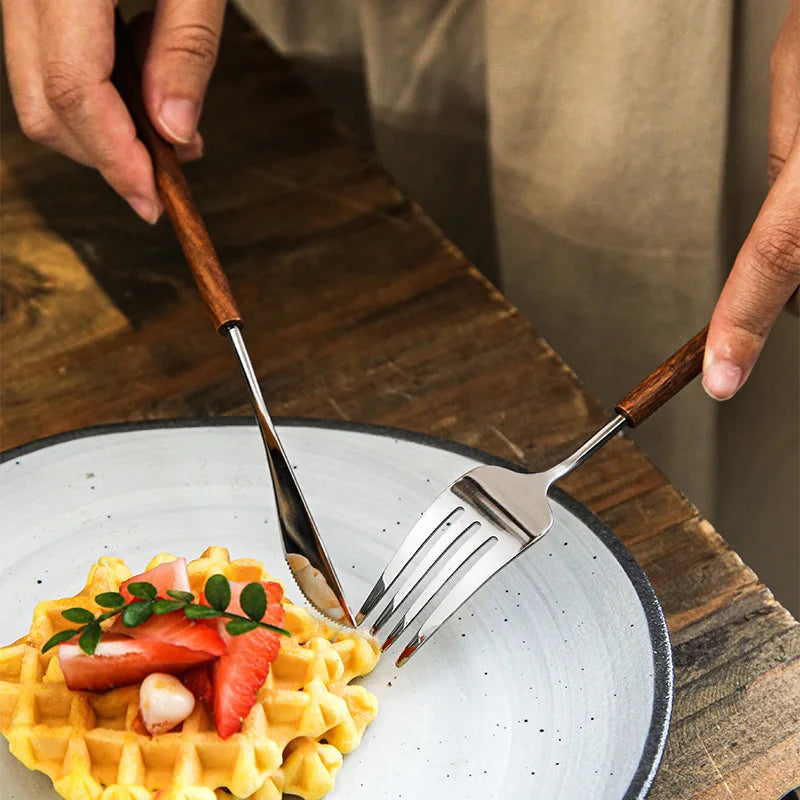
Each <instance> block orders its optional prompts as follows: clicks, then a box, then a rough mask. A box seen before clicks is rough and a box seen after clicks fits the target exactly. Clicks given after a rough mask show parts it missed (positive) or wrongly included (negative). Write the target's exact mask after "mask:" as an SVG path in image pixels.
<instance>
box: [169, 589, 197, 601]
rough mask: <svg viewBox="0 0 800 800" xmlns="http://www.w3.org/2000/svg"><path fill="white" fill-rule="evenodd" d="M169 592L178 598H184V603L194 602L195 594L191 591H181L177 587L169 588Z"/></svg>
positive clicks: (171, 595)
mask: <svg viewBox="0 0 800 800" xmlns="http://www.w3.org/2000/svg"><path fill="white" fill-rule="evenodd" d="M167 594H168V595H169V596H170V597H174V598H175V599H176V600H183V602H184V603H194V595H193V594H192V593H191V592H180V591H178V590H177V589H167Z"/></svg>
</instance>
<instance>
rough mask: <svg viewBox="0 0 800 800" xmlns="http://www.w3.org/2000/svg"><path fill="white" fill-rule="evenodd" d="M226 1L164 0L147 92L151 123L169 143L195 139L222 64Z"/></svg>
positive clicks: (145, 80) (147, 68)
mask: <svg viewBox="0 0 800 800" xmlns="http://www.w3.org/2000/svg"><path fill="white" fill-rule="evenodd" d="M224 13H225V0H191V2H188V3H187V2H186V0H160V2H159V3H158V5H157V6H156V12H155V16H154V18H153V29H152V35H151V38H150V46H149V48H148V50H147V55H146V57H145V62H144V68H143V71H142V72H143V75H142V91H143V94H144V101H145V105H146V106H147V111H148V113H149V114H150V119H152V120H153V124H154V125H155V126H156V128H157V129H158V131H159V132H160V133H161V134H162V136H164V137H165V138H166V139H168V140H169V141H171V142H173V143H176V144H186V143H187V142H190V141H192V139H193V137H194V135H195V133H196V131H197V123H198V120H199V119H200V111H201V109H202V107H203V98H204V96H205V93H206V87H207V86H208V80H209V78H210V77H211V71H212V70H213V68H214V64H215V63H216V60H217V50H218V47H219V37H220V34H221V33H222V19H223V16H224Z"/></svg>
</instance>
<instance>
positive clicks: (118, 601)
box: [94, 592, 125, 608]
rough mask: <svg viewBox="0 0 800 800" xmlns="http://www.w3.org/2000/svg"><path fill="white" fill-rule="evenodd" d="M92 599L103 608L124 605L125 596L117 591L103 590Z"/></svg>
mask: <svg viewBox="0 0 800 800" xmlns="http://www.w3.org/2000/svg"><path fill="white" fill-rule="evenodd" d="M94 601H95V603H97V605H99V606H103V608H121V607H122V606H124V605H125V598H124V597H123V596H122V595H121V594H120V593H119V592H103V593H102V594H99V595H97V597H95V599H94Z"/></svg>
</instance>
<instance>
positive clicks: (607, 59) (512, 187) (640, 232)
mask: <svg viewBox="0 0 800 800" xmlns="http://www.w3.org/2000/svg"><path fill="white" fill-rule="evenodd" d="M239 6H240V7H241V8H242V9H243V10H244V11H245V12H246V13H247V14H248V15H249V16H250V17H251V18H252V19H253V20H254V22H256V24H257V25H258V26H259V27H260V28H261V30H262V31H263V32H264V33H265V34H266V35H267V36H268V37H269V39H270V40H271V41H272V42H273V43H274V44H275V45H276V46H277V47H278V48H279V49H280V50H282V51H283V52H285V53H286V54H287V55H289V56H290V57H292V58H293V59H294V60H296V61H297V62H298V63H299V64H300V65H301V68H303V69H304V70H305V71H306V74H307V76H308V77H309V79H310V80H311V81H312V83H315V84H316V85H317V87H318V89H319V90H320V92H321V93H322V94H323V95H324V96H325V98H326V99H327V100H328V102H330V103H331V104H332V105H333V106H334V107H335V108H336V110H337V112H338V114H339V116H340V118H341V119H343V121H344V122H345V124H347V125H348V126H349V127H350V128H351V129H352V130H353V131H354V132H355V133H356V135H357V136H358V137H359V138H361V139H362V141H364V142H365V143H367V144H370V145H372V146H374V147H375V149H376V150H377V153H378V155H379V156H380V158H381V160H382V161H383V163H384V164H385V165H386V166H387V167H388V168H389V170H390V171H391V172H392V173H393V175H394V176H395V177H396V178H397V179H398V181H399V182H400V183H401V185H403V186H404V187H405V189H406V190H407V191H408V193H409V194H410V195H411V196H412V197H413V198H414V199H415V200H417V201H418V202H419V203H420V204H421V205H422V207H423V208H424V209H425V210H426V211H427V212H428V213H429V214H430V216H432V217H433V219H434V220H435V221H436V222H437V223H438V224H439V225H440V226H441V227H442V229H443V230H444V232H445V233H446V234H447V236H448V237H449V238H451V239H452V240H453V241H454V242H455V243H456V244H457V245H459V246H460V247H461V248H462V249H463V250H464V252H465V253H466V254H467V256H469V257H470V259H471V260H472V261H473V262H474V263H475V264H476V265H477V266H478V267H479V268H481V269H482V270H483V271H484V272H485V273H486V274H487V275H488V276H489V277H490V278H491V279H492V280H494V281H495V282H496V283H498V285H499V286H500V287H501V288H502V290H503V291H504V292H505V293H506V295H507V296H508V297H509V299H510V300H511V301H512V302H513V303H515V304H516V305H517V306H519V307H520V309H521V310H522V311H523V312H524V313H525V314H526V315H528V316H529V318H530V319H531V320H532V321H533V324H534V325H535V327H536V328H537V330H538V331H539V332H540V333H541V334H543V335H544V336H545V338H546V339H547V340H548V341H549V342H550V343H551V345H552V346H553V347H554V348H555V350H556V351H557V352H558V353H559V354H560V355H561V356H562V357H563V358H564V359H565V360H566V362H567V363H568V364H569V365H570V366H571V367H573V368H574V369H575V371H576V372H577V373H578V375H579V376H580V377H581V378H582V379H583V381H584V382H585V383H586V385H587V388H588V389H589V390H590V391H591V392H593V393H595V395H597V396H599V398H600V399H601V400H602V402H603V403H604V404H605V405H606V406H607V407H609V408H611V407H612V406H613V404H614V402H615V401H616V400H617V399H619V398H620V397H621V396H622V395H623V394H625V393H626V392H627V391H628V389H629V388H631V387H632V386H633V385H634V384H635V383H637V382H638V381H639V380H640V379H641V378H642V377H644V376H645V375H646V374H647V373H648V372H649V371H650V370H651V369H652V368H653V367H655V366H656V365H657V364H659V363H660V362H661V361H662V360H663V359H664V358H666V357H667V356H668V355H669V354H671V353H672V352H673V351H674V350H675V349H676V348H677V347H678V346H680V345H681V344H683V342H684V341H685V340H687V339H688V338H689V337H690V336H692V335H693V334H694V333H695V332H696V331H697V330H699V329H700V328H701V327H702V326H703V325H704V324H705V323H706V322H707V321H708V319H709V317H710V314H711V311H712V309H713V306H714V302H715V300H716V298H717V295H718V292H719V289H720V287H721V285H722V282H723V280H724V277H725V275H726V274H727V271H728V269H729V267H730V264H731V263H732V260H733V257H734V256H735V254H736V251H737V249H738V247H739V245H740V244H741V241H742V240H743V239H744V236H745V235H746V233H747V230H748V229H749V226H750V224H751V223H752V220H753V218H754V217H755V214H756V213H757V210H758V207H759V205H760V202H761V200H762V199H763V196H764V194H765V193H766V188H767V186H766V125H767V109H768V93H769V87H768V58H769V50H770V47H771V44H772V42H773V41H774V38H775V35H776V34H777V30H778V27H779V25H780V22H781V20H782V19H783V16H784V14H785V11H786V8H787V7H788V0H739V2H730V0H704V2H697V0H647V2H637V1H636V0H502V1H501V0H410V1H409V2H404V3H398V2H388V1H387V2H378V1H376V0H372V1H367V0H325V2H322V3H320V2H318V0H317V1H316V2H315V0H239ZM784 316H785V315H784ZM798 330H799V329H798V325H797V322H796V320H793V319H788V318H787V319H782V320H780V321H779V325H778V327H777V329H776V330H775V332H774V334H773V336H772V337H771V339H770V341H769V343H768V346H767V348H766V351H765V353H764V355H763V356H762V361H761V363H760V364H759V365H758V366H757V368H756V370H755V372H754V374H753V376H752V378H751V381H750V383H749V384H748V386H747V387H745V389H744V390H743V391H742V393H740V395H739V396H738V397H737V398H736V400H734V401H731V403H729V404H728V407H720V406H719V405H717V404H715V403H713V402H712V401H711V400H709V399H708V398H707V397H706V396H705V394H704V393H703V391H702V388H701V386H700V383H699V381H697V382H695V383H694V384H693V385H692V386H690V387H688V388H687V389H686V390H684V391H683V392H682V393H681V395H679V396H678V397H676V398H675V399H674V400H672V401H671V402H670V403H669V404H668V405H667V406H665V407H664V408H663V409H662V410H660V411H659V412H658V414H656V415H655V416H654V417H653V418H652V419H650V420H648V421H647V422H646V423H645V424H644V426H643V427H642V428H641V429H640V430H639V431H637V432H636V433H635V434H634V437H635V438H636V439H637V441H639V443H640V444H641V445H642V447H643V448H644V450H645V451H646V452H647V453H648V455H649V456H650V457H651V458H652V459H653V461H654V462H655V464H656V465H657V466H658V467H659V468H660V469H662V470H663V471H664V472H665V473H666V474H667V475H668V477H669V478H670V480H671V481H672V482H673V483H675V484H676V485H677V486H678V487H679V488H681V489H682V490H683V491H684V492H685V493H686V494H687V495H688V496H689V498H690V499H691V500H692V502H694V503H695V505H697V506H698V507H699V509H700V510H701V512H703V513H704V514H705V515H706V516H709V517H710V518H711V519H712V521H716V522H717V524H718V525H719V526H720V529H721V530H723V531H724V533H725V534H726V536H727V537H728V538H729V539H730V540H731V542H732V544H734V546H735V547H736V548H737V549H738V550H739V551H740V552H741V553H742V554H743V555H744V556H745V558H746V559H747V560H748V561H749V562H750V563H751V564H752V565H753V566H754V567H756V569H757V570H758V571H759V573H760V575H761V577H762V579H764V580H765V581H766V582H767V583H768V584H769V585H771V586H772V587H773V588H774V589H775V591H776V593H777V594H778V596H779V598H780V599H782V600H783V602H784V603H786V604H787V605H788V606H789V607H790V609H792V610H794V611H795V613H800V511H799V510H798V506H799V505H800V499H799V498H798V493H799V492H800V488H799V487H800V468H799V467H798V460H800V455H798V452H799V450H800V446H799V445H798V424H799V423H798V404H799V403H800V400H799V398H800V379H798V363H800V346H799V344H798V339H799V338H800V334H799V333H798ZM521 388H522V389H523V390H524V387H521ZM778 553H779V554H780V558H779V559H777V560H776V558H775V555H776V554H778ZM778 561H780V563H778Z"/></svg>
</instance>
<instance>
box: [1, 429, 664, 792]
mask: <svg viewBox="0 0 800 800" xmlns="http://www.w3.org/2000/svg"><path fill="white" fill-rule="evenodd" d="M275 422H276V424H277V425H279V426H284V427H299V428H330V429H334V430H342V431H350V432H353V433H367V434H372V435H377V436H386V437H389V438H392V439H402V440H405V441H409V442H415V443H417V444H423V445H428V446H429V447H436V448H438V449H440V450H448V451H450V452H452V453H457V454H459V455H462V456H465V457H467V458H471V459H473V460H475V461H479V462H481V463H484V464H496V465H498V466H502V467H508V468H510V469H514V470H517V471H519V470H520V469H521V468H520V466H519V464H514V463H513V462H510V461H506V460H505V459H502V458H498V457H497V456H493V455H491V454H490V453H485V452H484V451H482V450H478V449H476V448H474V447H467V446H466V445H462V444H458V443H457V442H451V441H448V440H447V439H440V438H438V437H436V436H431V435H429V434H423V433H415V432H413V431H407V430H403V429H402V428H392V427H389V426H386V425H372V424H370V423H364V422H348V421H344V420H328V419H311V418H308V419H306V418H302V417H277V418H276V419H275ZM247 425H249V426H255V422H254V420H253V419H252V417H209V418H207V419H167V420H141V421H136V422H121V423H111V424H108V425H95V426H92V427H87V428H78V429H76V430H73V431H65V432H64V433H57V434H54V435H52V436H47V437H45V438H43V439H36V440H34V441H32V442H28V443H27V444H23V445H20V446H19V447H15V448H12V449H10V450H6V451H4V452H2V453H0V464H2V463H6V462H10V461H15V460H18V459H19V458H21V457H22V456H25V455H27V454H28V453H32V452H34V451H36V450H41V449H43V448H46V447H52V446H54V445H58V444H62V443H64V442H69V441H72V440H73V439H85V438H88V437H89V436H101V435H104V434H112V433H126V432H129V431H139V430H157V429H161V428H207V427H224V426H247ZM550 495H551V497H552V499H553V500H555V501H556V502H557V503H558V504H559V505H561V506H562V507H563V508H565V509H566V510H567V511H569V513H570V514H572V515H573V516H575V517H577V518H578V519H579V520H580V521H581V522H583V523H584V525H586V527H587V528H589V529H590V530H591V531H592V533H594V534H595V535H596V536H597V537H598V538H599V539H600V541H601V542H602V543H603V544H604V545H605V546H606V547H607V548H608V550H609V551H610V552H611V554H612V555H613V556H614V557H615V558H616V559H617V562H618V563H619V565H620V566H621V567H622V569H623V570H624V572H625V574H626V575H627V577H628V580H629V581H630V582H631V584H632V585H633V588H634V590H635V591H636V594H637V596H638V597H639V602H640V603H641V604H642V609H643V610H644V615H645V619H646V620H647V627H648V631H649V633H650V639H651V642H652V644H653V680H654V696H653V711H652V715H651V718H650V729H649V730H648V732H647V738H646V739H645V744H644V748H643V750H642V756H641V758H640V759H639V766H638V767H637V769H636V772H635V773H634V775H633V779H632V780H631V782H630V785H629V786H628V789H627V790H626V792H625V794H624V795H623V797H622V799H621V800H640V798H644V797H646V795H647V792H648V790H649V789H650V786H651V784H652V783H653V780H654V779H655V776H656V772H657V771H658V767H659V765H660V763H661V758H662V756H663V754H664V748H665V746H666V742H667V733H668V731H669V722H670V717H671V715H672V694H673V676H672V650H671V646H670V641H669V633H668V631H667V623H666V620H665V618H664V612H663V611H662V609H661V605H660V604H659V602H658V598H657V597H656V593H655V591H654V590H653V587H652V586H651V585H650V581H649V580H648V579H647V576H646V575H645V573H644V570H643V569H642V568H641V566H639V563H638V562H637V561H636V559H634V557H633V556H632V555H631V553H630V551H629V550H628V548H627V547H625V545H624V544H622V542H621V541H620V540H619V539H618V538H617V537H616V536H615V535H614V534H613V533H612V532H611V529H610V528H608V527H607V526H606V525H605V523H604V522H602V520H600V518H599V517H597V516H595V514H594V513H593V512H591V511H590V510H589V509H588V508H586V506H584V505H583V504H582V503H579V502H578V501H577V500H576V499H575V498H574V497H572V496H571V495H569V494H567V493H566V492H565V491H563V490H562V489H559V488H558V487H554V488H553V489H552V490H551V492H550Z"/></svg>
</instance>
